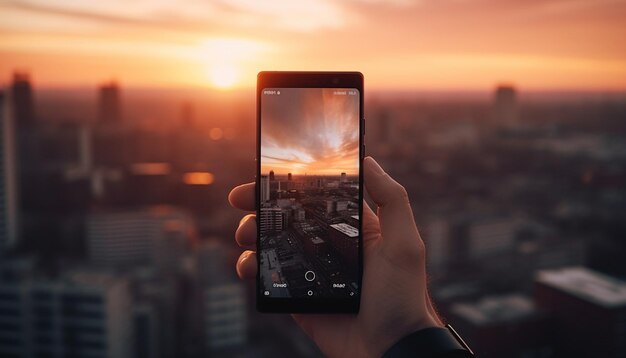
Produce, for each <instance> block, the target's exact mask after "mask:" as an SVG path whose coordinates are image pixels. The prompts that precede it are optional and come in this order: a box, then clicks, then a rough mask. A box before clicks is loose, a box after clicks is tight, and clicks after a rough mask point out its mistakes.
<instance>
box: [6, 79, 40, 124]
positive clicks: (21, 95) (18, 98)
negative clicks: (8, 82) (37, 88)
mask: <svg viewBox="0 0 626 358" xmlns="http://www.w3.org/2000/svg"><path fill="white" fill-rule="evenodd" d="M11 94H12V99H13V110H14V113H15V122H16V125H17V126H18V127H29V126H32V125H33V124H34V123H35V103H34V102H35V100H34V98H33V89H32V86H31V84H30V76H29V75H28V73H24V72H15V73H14V74H13V84H12V86H11Z"/></svg>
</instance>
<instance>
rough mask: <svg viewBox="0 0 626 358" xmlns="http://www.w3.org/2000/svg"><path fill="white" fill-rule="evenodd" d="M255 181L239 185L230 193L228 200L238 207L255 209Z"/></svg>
mask: <svg viewBox="0 0 626 358" xmlns="http://www.w3.org/2000/svg"><path fill="white" fill-rule="evenodd" d="M254 187H255V184H254V183H247V184H242V185H239V186H238V187H235V188H234V189H233V190H231V191H230V194H228V202H230V205H232V206H233V207H235V208H237V209H241V210H246V211H253V210H255V207H254Z"/></svg>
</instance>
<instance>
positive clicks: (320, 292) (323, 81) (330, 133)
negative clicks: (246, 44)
mask: <svg viewBox="0 0 626 358" xmlns="http://www.w3.org/2000/svg"><path fill="white" fill-rule="evenodd" d="M363 142H364V116H363V75H362V74H361V73H359V72H260V73H259V75H258V78H257V163H256V164H257V169H256V170H257V173H256V215H257V235H258V240H257V259H258V260H257V262H258V273H257V309H258V310H259V311H261V312H289V313H296V312H298V313H357V312H358V311H359V305H360V298H361V278H362V273H363V239H362V235H361V232H362V230H361V226H362V225H361V218H362V216H363V215H362V214H363V185H362V184H363V169H362V168H363V166H362V164H363V155H364V151H365V146H364V143H363Z"/></svg>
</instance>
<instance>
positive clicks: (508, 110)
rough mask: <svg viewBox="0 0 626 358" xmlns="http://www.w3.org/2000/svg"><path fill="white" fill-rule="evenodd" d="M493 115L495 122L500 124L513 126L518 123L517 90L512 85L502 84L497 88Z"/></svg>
mask: <svg viewBox="0 0 626 358" xmlns="http://www.w3.org/2000/svg"><path fill="white" fill-rule="evenodd" d="M493 116H494V120H495V122H496V123H495V124H496V125H499V126H511V125H515V124H518V121H519V108H518V104H517V91H516V90H515V87H513V86H510V85H501V86H498V87H497V88H496V93H495V98H494V104H493Z"/></svg>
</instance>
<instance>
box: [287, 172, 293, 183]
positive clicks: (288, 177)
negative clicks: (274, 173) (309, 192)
mask: <svg viewBox="0 0 626 358" xmlns="http://www.w3.org/2000/svg"><path fill="white" fill-rule="evenodd" d="M287 180H289V181H291V180H292V177H291V173H287Z"/></svg>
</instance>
